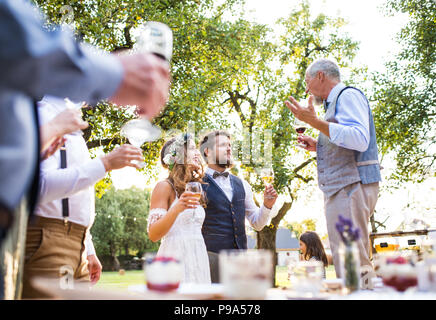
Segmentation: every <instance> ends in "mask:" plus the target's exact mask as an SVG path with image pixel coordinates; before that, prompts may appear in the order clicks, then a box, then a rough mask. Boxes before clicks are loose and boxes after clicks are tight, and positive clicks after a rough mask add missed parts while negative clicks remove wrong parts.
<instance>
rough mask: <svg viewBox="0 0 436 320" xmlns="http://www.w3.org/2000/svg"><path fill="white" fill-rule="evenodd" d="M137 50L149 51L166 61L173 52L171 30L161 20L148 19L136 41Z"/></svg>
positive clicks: (169, 59)
mask: <svg viewBox="0 0 436 320" xmlns="http://www.w3.org/2000/svg"><path fill="white" fill-rule="evenodd" d="M136 45H137V50H138V51H142V52H150V53H153V54H155V55H156V56H158V57H159V58H161V59H164V60H166V61H168V62H170V61H171V57H172V54H173V32H172V31H171V29H170V28H169V27H168V26H167V25H166V24H164V23H162V22H157V21H149V22H147V23H146V24H145V26H144V28H143V29H142V30H141V34H140V36H139V37H138V39H137V41H136Z"/></svg>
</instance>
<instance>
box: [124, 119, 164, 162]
mask: <svg viewBox="0 0 436 320" xmlns="http://www.w3.org/2000/svg"><path fill="white" fill-rule="evenodd" d="M120 134H121V136H123V137H125V138H127V139H128V140H129V142H130V143H131V144H132V145H133V146H135V147H138V148H141V146H142V145H143V144H144V142H150V141H154V140H156V139H158V138H159V137H160V135H161V132H160V129H159V130H157V129H156V128H155V127H154V126H153V125H152V124H151V123H150V122H149V121H144V120H143V119H133V120H130V121H128V122H126V123H125V124H124V125H123V126H122V127H121V132H120ZM132 163H136V164H138V165H139V166H140V167H141V168H143V167H144V166H145V162H139V161H136V160H133V161H132Z"/></svg>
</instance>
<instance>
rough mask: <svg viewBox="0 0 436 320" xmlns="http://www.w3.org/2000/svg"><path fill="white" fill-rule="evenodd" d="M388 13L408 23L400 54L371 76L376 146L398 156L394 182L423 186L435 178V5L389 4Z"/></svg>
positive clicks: (419, 1)
mask: <svg viewBox="0 0 436 320" xmlns="http://www.w3.org/2000/svg"><path fill="white" fill-rule="evenodd" d="M386 12H387V14H391V15H393V14H396V13H398V12H402V13H407V14H408V15H409V18H410V19H409V22H408V23H407V25H406V26H405V27H403V28H402V30H401V32H400V33H399V34H398V42H399V43H400V44H401V45H402V50H401V52H400V53H399V54H398V55H397V56H396V57H395V60H392V61H389V62H388V63H386V69H387V71H386V73H383V74H382V73H380V72H376V73H374V74H373V76H372V79H373V82H374V86H373V87H374V92H373V94H372V97H371V99H372V100H374V101H375V103H376V105H375V108H374V120H375V124H376V130H377V137H378V143H379V147H380V151H381V153H382V155H383V156H387V155H393V157H394V160H395V162H396V170H395V171H394V173H393V175H392V177H391V178H392V179H393V180H396V181H398V183H400V182H403V181H418V182H421V181H423V180H424V179H425V178H426V177H429V176H434V175H435V167H434V164H435V161H436V151H435V147H436V130H435V119H436V117H435V116H436V91H435V87H436V85H435V84H436V83H435V79H436V2H435V1H434V0H406V1H402V0H401V1H400V0H388V1H387V3H386Z"/></svg>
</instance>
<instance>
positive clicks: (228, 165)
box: [215, 157, 233, 169]
mask: <svg viewBox="0 0 436 320" xmlns="http://www.w3.org/2000/svg"><path fill="white" fill-rule="evenodd" d="M215 160H216V164H217V165H218V167H220V168H223V169H228V168H231V167H232V166H233V159H232V158H230V159H227V161H226V162H224V161H220V159H219V158H218V157H217V158H216V159H215Z"/></svg>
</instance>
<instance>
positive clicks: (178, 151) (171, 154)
mask: <svg viewBox="0 0 436 320" xmlns="http://www.w3.org/2000/svg"><path fill="white" fill-rule="evenodd" d="M189 139H191V136H190V135H189V134H188V133H182V134H180V135H179V136H177V138H176V139H175V140H174V141H173V142H172V143H171V144H170V145H169V146H168V148H167V151H166V152H165V153H166V155H165V157H164V158H163V163H165V164H166V165H167V166H168V168H169V169H170V170H173V168H174V165H175V164H176V162H177V163H183V156H184V153H185V149H184V145H185V143H187V142H188V140H189Z"/></svg>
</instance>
